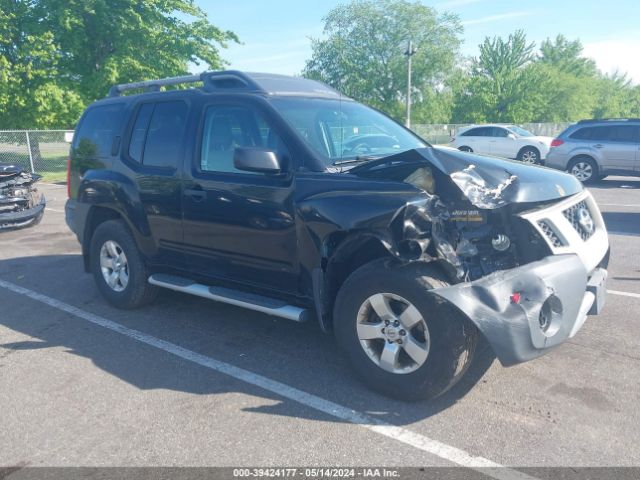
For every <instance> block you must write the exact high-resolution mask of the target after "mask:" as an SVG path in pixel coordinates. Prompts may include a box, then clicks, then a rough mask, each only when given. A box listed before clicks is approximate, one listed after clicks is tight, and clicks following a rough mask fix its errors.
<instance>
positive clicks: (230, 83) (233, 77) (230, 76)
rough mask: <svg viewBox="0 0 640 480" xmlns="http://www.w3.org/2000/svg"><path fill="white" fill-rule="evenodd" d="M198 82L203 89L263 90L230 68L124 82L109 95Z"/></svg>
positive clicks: (149, 90) (154, 89)
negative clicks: (201, 84) (227, 69)
mask: <svg viewBox="0 0 640 480" xmlns="http://www.w3.org/2000/svg"><path fill="white" fill-rule="evenodd" d="M198 82H202V83H203V84H204V86H203V89H204V90H206V91H215V90H220V89H240V90H250V91H257V92H261V91H263V89H262V88H261V87H260V86H259V85H258V84H257V83H256V82H255V81H253V80H252V79H251V77H249V76H248V75H246V74H245V73H242V72H238V71H235V70H229V71H223V72H204V73H200V74H197V75H184V76H181V77H169V78H160V79H158V80H144V81H141V82H133V83H122V84H120V85H114V86H113V87H111V89H110V90H109V96H110V97H119V96H120V95H121V94H122V93H123V92H126V91H127V90H139V89H143V90H146V91H148V92H158V91H160V88H161V87H166V86H168V85H179V84H181V83H198Z"/></svg>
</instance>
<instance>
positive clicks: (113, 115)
mask: <svg viewBox="0 0 640 480" xmlns="http://www.w3.org/2000/svg"><path fill="white" fill-rule="evenodd" d="M123 112H124V104H122V103H114V104H111V105H100V106H96V107H90V108H89V110H87V112H86V114H85V116H84V118H83V119H82V121H81V122H80V125H79V126H78V128H77V130H76V133H75V135H74V139H73V146H72V151H73V154H74V155H77V156H81V157H85V158H101V157H107V156H109V155H110V154H111V146H112V144H113V139H114V136H115V135H116V132H117V131H119V129H120V125H121V122H122V117H123Z"/></svg>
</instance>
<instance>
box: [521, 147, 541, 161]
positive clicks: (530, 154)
mask: <svg viewBox="0 0 640 480" xmlns="http://www.w3.org/2000/svg"><path fill="white" fill-rule="evenodd" d="M521 160H522V162H523V163H530V164H535V163H537V162H538V154H537V153H536V152H534V151H533V150H525V151H524V152H522V157H521Z"/></svg>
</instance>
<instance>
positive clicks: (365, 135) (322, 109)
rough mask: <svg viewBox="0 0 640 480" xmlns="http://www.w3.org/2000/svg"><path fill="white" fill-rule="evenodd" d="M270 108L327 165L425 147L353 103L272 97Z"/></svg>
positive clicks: (413, 136)
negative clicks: (281, 117)
mask: <svg viewBox="0 0 640 480" xmlns="http://www.w3.org/2000/svg"><path fill="white" fill-rule="evenodd" d="M272 105H273V106H274V107H275V108H276V110H278V111H279V112H280V114H281V115H282V116H283V117H284V119H285V120H286V121H287V122H288V123H289V125H290V126H291V127H293V128H295V130H296V131H297V132H298V134H300V136H301V137H302V138H303V139H304V140H305V141H306V142H307V144H308V145H309V146H310V147H311V148H312V149H313V150H315V151H316V152H317V153H319V154H320V155H321V156H322V157H323V158H324V159H326V162H327V164H328V165H329V164H335V163H339V162H342V161H349V160H358V159H370V158H372V157H373V158H377V157H382V156H385V155H390V154H394V153H400V152H403V151H406V150H411V149H413V148H423V147H426V146H428V145H427V144H426V143H425V142H423V141H421V140H420V139H419V138H418V137H416V136H415V135H413V134H411V133H410V132H408V131H407V130H405V129H404V128H403V127H401V126H400V125H398V124H397V123H396V122H394V121H393V120H391V119H390V118H388V117H386V116H385V115H383V114H381V113H379V112H377V111H375V110H373V109H371V108H368V107H365V106H364V105H362V104H359V103H355V102H352V101H340V100H328V99H317V98H274V99H272Z"/></svg>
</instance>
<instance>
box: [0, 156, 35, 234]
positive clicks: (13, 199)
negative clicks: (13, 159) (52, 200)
mask: <svg viewBox="0 0 640 480" xmlns="http://www.w3.org/2000/svg"><path fill="white" fill-rule="evenodd" d="M38 180H40V176H39V175H36V174H32V173H29V172H26V171H25V170H24V169H23V168H22V167H21V166H19V165H13V164H6V163H0V230H7V229H15V228H25V227H30V226H33V225H36V224H38V223H39V222H40V220H41V219H42V216H43V215H44V209H45V203H46V202H45V198H44V195H42V194H41V193H40V192H39V191H38V189H37V188H36V187H35V183H36V182H37V181H38Z"/></svg>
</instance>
